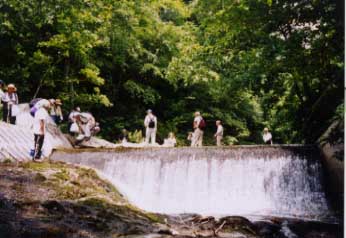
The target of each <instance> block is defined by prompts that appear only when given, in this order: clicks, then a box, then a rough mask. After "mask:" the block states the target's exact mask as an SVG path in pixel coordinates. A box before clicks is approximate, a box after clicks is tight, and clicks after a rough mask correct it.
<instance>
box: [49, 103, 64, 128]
mask: <svg viewBox="0 0 346 238" xmlns="http://www.w3.org/2000/svg"><path fill="white" fill-rule="evenodd" d="M49 101H50V104H51V109H50V116H51V117H52V119H53V121H54V122H55V124H57V125H58V124H60V123H61V122H62V121H63V120H64V117H63V115H62V110H61V105H62V102H61V100H60V99H49Z"/></svg>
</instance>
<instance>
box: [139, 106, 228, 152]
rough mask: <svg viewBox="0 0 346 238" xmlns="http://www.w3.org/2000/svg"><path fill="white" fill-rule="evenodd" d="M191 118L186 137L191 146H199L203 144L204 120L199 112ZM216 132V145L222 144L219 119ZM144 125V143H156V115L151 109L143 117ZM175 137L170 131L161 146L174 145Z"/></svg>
mask: <svg viewBox="0 0 346 238" xmlns="http://www.w3.org/2000/svg"><path fill="white" fill-rule="evenodd" d="M194 116H195V117H194V120H193V130H194V131H193V132H189V134H188V137H187V139H188V140H189V141H190V142H191V147H201V146H202V145H203V135H204V130H205V128H206V122H205V120H204V118H203V117H202V115H201V113H200V112H195V114H194ZM215 124H216V133H215V134H214V137H215V140H216V145H217V146H221V145H222V139H223V126H222V123H221V120H217V121H216V122H215ZM144 127H145V143H146V144H149V143H151V144H156V132H157V117H156V116H155V115H154V114H153V111H152V110H151V109H149V110H147V115H146V117H145V119H144ZM176 143H177V141H176V138H175V136H174V133H173V132H170V133H169V135H168V138H166V139H165V140H164V143H163V146H176Z"/></svg>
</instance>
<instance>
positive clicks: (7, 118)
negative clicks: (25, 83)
mask: <svg viewBox="0 0 346 238" xmlns="http://www.w3.org/2000/svg"><path fill="white" fill-rule="evenodd" d="M1 101H2V103H3V105H4V108H3V121H4V122H7V123H11V124H16V116H17V113H18V95H17V88H16V87H15V86H14V84H9V85H8V86H7V92H5V93H4V95H3V96H2V98H1Z"/></svg>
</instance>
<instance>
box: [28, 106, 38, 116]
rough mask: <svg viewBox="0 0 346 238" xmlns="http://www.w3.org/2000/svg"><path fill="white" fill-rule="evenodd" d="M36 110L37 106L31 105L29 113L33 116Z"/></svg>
mask: <svg viewBox="0 0 346 238" xmlns="http://www.w3.org/2000/svg"><path fill="white" fill-rule="evenodd" d="M37 110H38V108H37V107H35V106H34V107H32V108H31V109H30V115H31V116H33V117H35V114H36V112H37Z"/></svg>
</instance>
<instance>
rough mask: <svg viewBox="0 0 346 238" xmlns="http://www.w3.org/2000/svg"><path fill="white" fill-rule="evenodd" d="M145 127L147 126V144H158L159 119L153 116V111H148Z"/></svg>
mask: <svg viewBox="0 0 346 238" xmlns="http://www.w3.org/2000/svg"><path fill="white" fill-rule="evenodd" d="M144 126H145V143H146V144H149V141H150V143H151V144H155V143H156V131H157V118H156V116H155V115H154V114H153V111H152V110H151V109H148V110H147V115H146V117H145V119H144Z"/></svg>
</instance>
